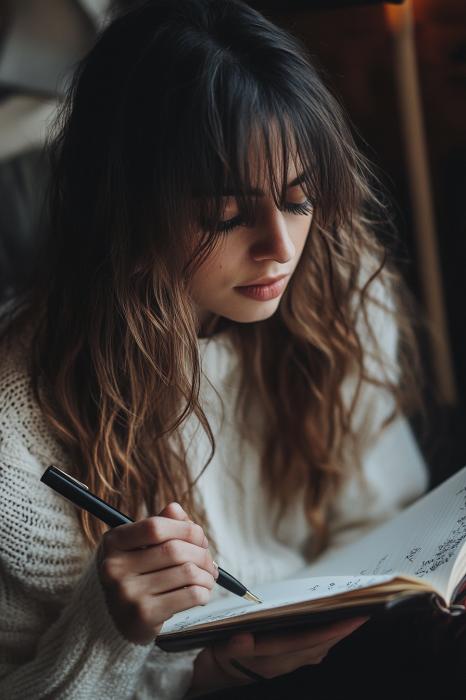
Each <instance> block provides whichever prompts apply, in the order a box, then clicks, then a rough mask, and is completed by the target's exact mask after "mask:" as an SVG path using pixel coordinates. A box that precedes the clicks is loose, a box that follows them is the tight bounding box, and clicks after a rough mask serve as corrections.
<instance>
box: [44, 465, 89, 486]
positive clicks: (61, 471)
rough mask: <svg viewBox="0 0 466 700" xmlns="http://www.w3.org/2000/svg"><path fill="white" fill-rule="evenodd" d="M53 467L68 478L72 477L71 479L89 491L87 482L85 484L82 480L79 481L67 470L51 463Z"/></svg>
mask: <svg viewBox="0 0 466 700" xmlns="http://www.w3.org/2000/svg"><path fill="white" fill-rule="evenodd" d="M50 466H51V467H53V469H55V470H56V471H57V472H60V474H63V476H64V477H66V478H67V479H71V481H74V482H75V484H78V485H79V486H82V487H83V489H86V491H89V486H86V484H83V483H82V481H78V480H77V479H75V478H74V476H70V475H69V474H67V473H66V472H64V471H63V469H59V468H58V467H56V466H55V464H51V465H50Z"/></svg>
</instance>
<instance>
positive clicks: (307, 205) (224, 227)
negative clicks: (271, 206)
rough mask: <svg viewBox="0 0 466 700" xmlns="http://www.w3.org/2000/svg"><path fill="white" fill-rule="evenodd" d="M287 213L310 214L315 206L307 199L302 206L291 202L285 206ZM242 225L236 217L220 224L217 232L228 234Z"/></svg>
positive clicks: (239, 218) (238, 217)
mask: <svg viewBox="0 0 466 700" xmlns="http://www.w3.org/2000/svg"><path fill="white" fill-rule="evenodd" d="M284 209H285V211H288V212H290V213H291V214H310V213H311V211H312V209H313V206H312V203H311V202H310V201H309V200H308V199H307V200H306V201H305V202H301V204H293V203H291V202H288V203H287V204H285V206H284ZM241 223H242V220H241V217H240V216H235V217H234V218H233V219H228V220H227V221H223V222H222V223H221V224H219V226H218V228H217V231H219V232H221V233H228V232H229V231H231V230H232V229H234V228H236V227H237V226H239V225H240V224H241Z"/></svg>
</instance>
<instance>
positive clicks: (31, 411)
mask: <svg viewBox="0 0 466 700" xmlns="http://www.w3.org/2000/svg"><path fill="white" fill-rule="evenodd" d="M382 321H383V319H382ZM381 328H383V329H384V331H383V332H384V333H385V336H384V337H383V338H382V342H383V344H384V347H386V348H388V349H389V352H390V353H394V352H395V349H396V340H395V336H396V333H395V332H394V329H393V328H391V330H390V328H389V327H388V326H387V324H386V323H381ZM387 334H388V335H387ZM199 348H200V354H201V358H202V366H203V371H204V376H203V384H202V387H201V395H202V400H203V408H204V410H205V412H206V415H207V417H208V419H209V421H210V422H211V426H212V429H213V431H214V435H215V437H216V446H217V450H216V453H215V456H214V459H213V460H212V462H211V463H210V464H209V465H208V467H207V469H206V470H205V471H204V473H203V474H202V476H201V478H200V479H199V481H198V489H199V494H200V498H201V500H202V501H203V503H204V505H205V507H206V511H207V514H208V518H209V523H210V526H211V528H212V532H213V534H214V536H215V538H216V541H217V543H218V545H219V550H220V555H219V556H218V557H217V561H218V564H219V565H220V566H222V567H223V568H225V569H226V570H228V571H230V572H231V573H232V574H233V575H234V576H236V577H238V578H239V579H240V580H242V581H243V582H244V583H245V584H246V585H247V586H248V587H249V588H250V589H251V590H253V589H254V584H255V583H260V582H265V581H268V580H273V579H279V578H287V577H291V576H293V575H294V574H295V573H297V572H299V571H300V570H302V569H303V567H305V566H306V564H308V563H309V555H308V551H309V544H310V542H311V539H312V531H311V528H310V526H309V524H308V523H307V521H306V519H305V516H304V512H303V508H302V496H303V494H302V493H298V494H297V497H296V503H295V504H294V506H293V508H290V509H289V510H288V511H287V513H286V515H285V517H284V519H283V520H282V522H281V524H280V528H279V531H278V533H274V532H273V527H272V523H273V519H274V514H275V509H274V508H272V507H271V506H270V504H269V503H268V502H266V498H265V493H264V489H263V488H262V486H261V477H260V470H259V452H258V449H257V446H255V445H253V444H251V443H249V442H248V441H247V440H244V439H241V440H240V439H239V437H238V434H237V431H236V429H235V423H234V419H233V399H234V396H235V389H236V386H237V379H238V359H237V357H236V356H235V353H234V351H233V348H232V346H231V344H230V341H229V340H228V339H227V337H226V336H225V334H224V333H221V334H219V335H218V336H213V337H212V338H207V339H199ZM0 352H1V354H0V357H1V366H0V431H1V432H0V507H1V518H0V567H1V579H0V581H1V583H0V585H1V596H0V696H1V697H2V698H8V699H9V700H19V699H21V700H27V699H29V698H31V699H32V698H34V700H39V699H41V698H60V699H61V698H67V699H68V698H69V699H73V700H78V699H80V700H81V699H82V700H84V699H86V700H87V699H89V698H99V700H107V699H108V700H119V699H121V700H125V699H129V698H133V699H135V700H148V699H149V698H151V699H152V700H154V699H156V700H176V699H178V698H183V697H184V696H185V694H186V692H187V690H188V688H189V685H190V682H191V677H192V669H193V663H194V660H195V657H196V656H197V654H198V653H199V650H191V651H189V652H176V653H169V652H164V651H163V650H161V649H159V648H158V647H156V646H154V644H152V643H150V644H148V645H146V646H140V645H135V644H132V643H130V642H128V641H127V640H126V639H125V638H124V637H123V636H122V635H121V634H120V632H119V631H118V629H117V628H116V626H115V625H114V623H113V619H112V617H111V615H110V613H109V611H108V609H107V606H106V601H105V596H104V591H103V589H102V586H101V584H100V580H99V578H98V575H97V568H96V561H95V554H94V553H93V552H92V551H90V550H89V548H88V547H87V545H86V543H85V541H84V538H83V536H82V534H81V532H80V530H79V527H78V521H77V519H76V516H75V511H74V506H72V505H71V504H70V503H69V502H68V501H67V500H66V499H64V498H62V497H61V496H59V495H58V494H56V493H55V492H54V491H53V490H52V489H50V488H49V487H47V486H45V485H44V484H42V483H41V482H40V477H41V476H42V474H43V472H44V471H45V469H46V468H47V466H49V465H50V464H52V463H54V464H56V465H57V466H59V467H60V468H62V469H64V470H65V471H72V465H70V464H69V461H68V457H67V455H66V454H65V452H64V451H63V450H62V449H61V447H60V446H59V444H58V443H57V442H56V440H55V439H54V438H53V437H52V435H51V433H50V431H49V429H48V427H47V425H46V423H45V420H44V418H43V416H42V414H41V412H40V410H39V408H38V406H37V405H36V403H35V401H34V398H33V396H32V392H31V387H30V380H29V377H28V374H27V371H26V363H25V358H26V357H27V348H22V347H21V345H18V347H15V349H14V350H13V349H11V348H9V349H5V348H3V349H1V348H0ZM215 390H216V391H217V392H218V393H216V391H215ZM220 398H221V400H222V401H223V408H224V411H222V410H221V405H220ZM364 402H365V403H364ZM361 406H362V408H361V411H360V414H359V415H360V419H361V420H362V419H363V417H364V416H366V417H367V415H369V414H370V415H371V416H372V418H373V417H374V415H375V416H377V420H382V419H383V417H384V416H385V415H386V414H387V413H388V412H389V411H390V408H391V407H390V404H389V401H388V399H387V397H386V396H384V395H383V392H381V391H379V392H377V391H373V390H372V391H370V392H367V393H366V394H365V395H364V397H363V399H362V404H361ZM183 430H184V435H185V436H186V444H188V445H189V449H188V453H187V454H188V462H189V464H190V469H191V470H192V475H193V477H194V476H197V475H198V474H199V472H200V470H201V469H202V467H203V466H204V464H205V461H206V459H207V457H208V455H209V453H210V443H209V442H208V440H207V438H206V436H205V434H204V432H203V431H202V430H200V426H199V424H198V423H197V422H196V421H195V420H194V418H193V419H192V420H188V421H187V422H186V424H185V425H184V426H183ZM363 466H364V473H365V476H366V480H367V486H366V488H364V489H363V488H361V487H360V485H359V482H356V481H355V480H350V481H349V482H348V484H347V487H346V488H345V489H344V490H343V492H342V494H341V498H340V499H339V501H338V503H335V506H334V510H333V520H332V533H333V539H332V542H331V547H330V550H331V549H332V548H335V547H339V546H341V545H342V544H344V543H345V542H347V541H350V540H352V539H354V538H356V537H357V536H359V535H360V534H362V532H364V531H366V530H367V529H369V528H371V527H373V525H374V524H375V523H377V522H380V521H382V520H384V519H386V518H388V517H390V516H391V515H393V514H394V513H395V512H397V511H398V510H399V509H400V508H402V507H403V506H404V505H406V504H408V503H410V502H411V501H413V500H414V499H416V498H417V497H418V496H419V495H421V494H422V493H423V492H424V491H425V489H426V487H427V483H428V479H427V470H426V468H425V465H424V462H423V460H422V458H421V456H420V453H419V450H418V449H417V446H416V443H415V441H414V439H413V437H412V435H411V432H410V430H409V427H408V425H407V423H406V421H405V420H404V419H399V420H398V421H397V422H396V423H394V424H393V425H392V427H391V428H389V429H388V430H387V431H386V433H384V434H383V436H382V438H380V439H379V440H378V441H377V442H376V443H375V444H374V445H373V446H372V447H371V448H370V449H368V450H367V453H366V455H365V458H364V465H363ZM230 595H232V594H230V593H228V592H227V591H225V590H224V589H223V588H221V587H220V586H215V587H214V589H213V591H212V596H211V600H215V599H218V598H220V597H224V596H230Z"/></svg>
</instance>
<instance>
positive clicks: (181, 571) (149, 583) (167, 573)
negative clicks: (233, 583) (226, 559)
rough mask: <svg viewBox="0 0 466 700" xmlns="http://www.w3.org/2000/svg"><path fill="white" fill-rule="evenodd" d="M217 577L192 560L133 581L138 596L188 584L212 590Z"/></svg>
mask: <svg viewBox="0 0 466 700" xmlns="http://www.w3.org/2000/svg"><path fill="white" fill-rule="evenodd" d="M214 584H215V578H214V577H213V576H212V574H211V573H209V572H208V571H206V570H205V569H202V568H200V567H199V566H197V565H196V564H194V563H193V562H192V561H188V562H185V563H184V564H181V565H180V566H172V567H170V568H168V569H164V570H163V571H157V572H156V573H150V574H144V575H142V576H137V577H136V579H135V580H133V581H132V586H134V589H133V590H134V594H137V595H138V597H141V596H142V595H159V594H160V593H167V592H168V591H175V590H178V589H179V588H184V587H186V586H203V587H204V588H208V589H209V590H212V588H213V587H214Z"/></svg>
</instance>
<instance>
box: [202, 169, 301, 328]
mask: <svg viewBox="0 0 466 700" xmlns="http://www.w3.org/2000/svg"><path fill="white" fill-rule="evenodd" d="M292 167H293V168H294V166H292ZM300 175H301V173H297V172H296V170H295V169H293V170H290V171H289V176H288V179H287V183H288V189H287V198H286V205H285V207H284V209H283V210H280V209H278V208H277V207H276V205H275V202H274V201H273V198H272V195H271V194H270V192H266V191H263V192H262V194H259V192H258V193H257V200H258V209H257V218H256V221H255V226H254V227H247V226H245V225H244V222H242V221H241V220H240V219H239V211H238V206H237V204H236V200H235V197H234V196H225V199H224V206H225V213H224V218H223V220H222V225H224V226H226V227H227V228H228V231H227V233H226V234H225V235H224V236H223V238H222V239H221V240H220V241H219V243H218V245H217V246H216V248H215V250H214V251H213V252H212V253H211V254H210V256H209V257H208V258H206V260H205V261H204V262H203V263H202V265H201V266H200V267H199V269H198V270H197V271H196V273H195V274H194V276H193V279H192V283H191V294H192V299H193V302H194V304H195V308H196V310H197V313H198V317H199V322H200V325H201V327H202V326H205V324H207V323H208V321H209V319H210V318H212V315H213V314H217V315H219V316H223V317H226V318H229V319H231V320H233V321H238V322H240V323H253V322H255V321H263V320H264V319H266V318H269V317H270V316H272V314H274V313H275V311H276V310H277V308H278V305H279V304H280V299H281V297H282V296H283V293H284V291H285V289H286V288H287V286H288V284H289V283H290V279H291V277H292V275H293V272H294V271H295V269H296V266H297V264H298V262H299V259H300V257H301V254H302V252H303V248H304V245H305V242H306V238H307V236H308V233H309V228H310V226H311V221H312V215H313V212H312V206H311V203H310V202H309V200H308V199H307V198H306V195H305V194H304V192H303V190H302V189H301V186H300V184H299V176H300ZM276 277H283V279H281V280H279V281H278V282H276V283H275V284H272V283H269V284H265V285H264V282H265V281H268V278H276ZM254 283H255V284H254Z"/></svg>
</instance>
